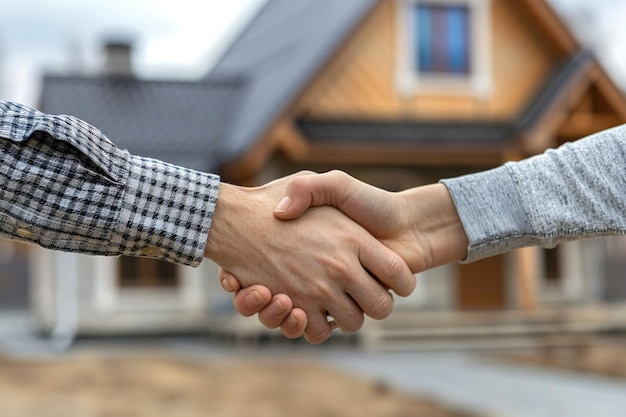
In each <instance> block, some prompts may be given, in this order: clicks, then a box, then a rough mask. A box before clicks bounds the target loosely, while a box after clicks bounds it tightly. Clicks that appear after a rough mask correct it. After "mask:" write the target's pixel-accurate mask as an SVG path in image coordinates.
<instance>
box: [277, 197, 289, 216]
mask: <svg viewBox="0 0 626 417" xmlns="http://www.w3.org/2000/svg"><path fill="white" fill-rule="evenodd" d="M289 207H291V197H288V196H287V197H283V199H282V200H280V203H278V205H277V206H276V208H275V209H274V211H275V212H278V213H284V212H286V211H287V210H289Z"/></svg>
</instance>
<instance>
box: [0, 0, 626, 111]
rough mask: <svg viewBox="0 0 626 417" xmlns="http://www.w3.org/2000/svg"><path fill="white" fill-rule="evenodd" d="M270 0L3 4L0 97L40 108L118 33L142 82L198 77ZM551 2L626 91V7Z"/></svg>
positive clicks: (611, 0) (600, 0)
mask: <svg viewBox="0 0 626 417" xmlns="http://www.w3.org/2000/svg"><path fill="white" fill-rule="evenodd" d="M265 1H266V0H203V1H200V0H176V1H174V2H173V1H166V0H131V1H129V0H88V1H86V0H0V10H1V13H0V98H2V99H3V100H15V101H19V102H22V103H25V104H29V105H32V106H35V105H36V104H37V96H38V92H39V85H40V81H41V76H42V75H43V74H44V73H49V72H53V73H54V72H57V73H63V72H65V71H67V70H68V69H77V68H80V69H81V70H82V71H83V72H85V73H87V74H89V73H94V72H96V71H97V69H98V68H99V66H100V63H101V61H100V59H101V54H100V48H101V44H102V40H103V39H106V38H107V37H110V36H111V35H112V34H125V36H126V37H128V38H130V39H133V40H134V45H135V50H134V56H133V58H134V62H135V70H136V72H137V74H138V75H139V76H140V77H144V78H179V79H181V78H182V79H195V78H198V77H200V76H202V75H204V74H206V73H208V71H209V69H210V67H211V65H212V63H213V62H214V61H215V59H216V57H218V56H219V55H220V52H221V51H222V50H223V49H224V47H225V46H226V45H228V43H229V42H230V41H231V40H232V39H233V37H234V36H235V35H236V34H237V32H238V31H239V30H240V28H241V27H242V25H244V24H245V22H247V21H248V20H249V19H250V18H251V17H252V16H253V15H254V13H255V12H256V11H257V10H258V8H259V7H261V6H262V5H263V3H264V2H265ZM293 1H298V0H293ZM335 1H340V0H335ZM492 1H500V0H492ZM550 2H551V3H552V4H553V5H554V6H555V7H556V8H557V10H559V11H560V12H561V13H562V14H563V15H565V16H567V19H568V20H569V21H571V22H574V23H573V25H572V26H573V28H574V30H575V32H577V33H579V34H580V35H581V36H582V37H584V38H585V39H588V40H589V39H590V42H592V43H593V44H594V45H595V49H596V50H597V52H598V55H599V57H600V59H601V61H602V62H603V63H604V65H605V67H606V68H607V70H608V71H609V73H610V74H611V75H613V76H614V78H615V79H617V81H618V83H619V84H620V85H621V86H622V87H624V88H626V53H624V51H626V24H624V21H625V20H626V1H624V0H594V1H589V0H550Z"/></svg>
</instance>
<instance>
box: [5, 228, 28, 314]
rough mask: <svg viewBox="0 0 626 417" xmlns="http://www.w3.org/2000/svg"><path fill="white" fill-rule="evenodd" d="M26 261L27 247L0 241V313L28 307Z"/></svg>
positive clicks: (21, 244)
mask: <svg viewBox="0 0 626 417" xmlns="http://www.w3.org/2000/svg"><path fill="white" fill-rule="evenodd" d="M28 259H29V246H28V245H25V244H23V243H19V242H13V241H10V240H6V239H0V311H1V310H13V309H24V308H26V307H27V306H28V298H29V295H28V294H29V279H28V278H29V265H28Z"/></svg>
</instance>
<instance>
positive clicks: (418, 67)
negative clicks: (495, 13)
mask: <svg viewBox="0 0 626 417" xmlns="http://www.w3.org/2000/svg"><path fill="white" fill-rule="evenodd" d="M396 1H397V4H398V18H399V20H398V23H399V24H398V29H399V32H398V34H399V37H398V46H399V47H398V65H397V69H398V72H397V86H398V89H399V91H400V92H401V93H403V94H405V95H413V94H416V93H434V94H455V95H458V94H463V95H474V96H487V95H489V94H490V92H491V85H492V80H491V60H490V53H491V47H490V33H489V31H490V27H491V25H490V24H489V21H490V17H489V14H490V9H491V0H396Z"/></svg>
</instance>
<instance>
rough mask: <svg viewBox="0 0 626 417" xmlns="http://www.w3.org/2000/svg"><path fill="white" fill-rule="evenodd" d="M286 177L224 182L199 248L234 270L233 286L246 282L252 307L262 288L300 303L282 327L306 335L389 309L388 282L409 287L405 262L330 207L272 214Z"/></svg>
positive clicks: (349, 325) (320, 336)
mask: <svg viewBox="0 0 626 417" xmlns="http://www.w3.org/2000/svg"><path fill="white" fill-rule="evenodd" d="M293 178H295V177H292V178H291V179H293ZM289 180H290V178H284V179H280V180H277V181H274V182H272V183H269V184H267V185H264V186H262V187H257V188H244V187H236V186H232V185H228V184H222V186H221V187H220V195H219V198H218V202H217V206H216V210H215V214H214V216H213V223H212V226H211V231H210V233H209V238H208V240H207V247H206V251H205V256H207V257H208V258H211V259H213V260H214V261H215V262H216V263H217V264H219V265H220V266H221V267H222V268H224V270H227V271H229V273H230V276H231V277H234V276H236V277H237V279H236V281H237V284H236V285H237V286H239V285H240V286H242V287H248V288H249V289H248V290H247V292H246V293H245V294H244V293H242V296H243V297H244V298H245V299H246V300H247V301H245V302H244V304H245V303H247V304H248V305H249V306H252V308H253V309H255V308H256V309H257V310H258V309H260V308H261V305H262V302H263V300H264V297H267V296H268V294H284V296H280V297H278V298H277V299H276V300H277V305H278V306H279V307H280V304H281V303H283V306H282V307H283V308H290V307H295V308H297V309H298V310H295V311H294V312H292V313H290V314H291V316H290V319H292V320H295V321H296V323H297V325H296V331H295V332H292V333H290V332H289V331H287V332H286V333H288V334H289V335H292V336H299V335H300V334H302V333H303V334H304V337H305V338H306V339H307V340H308V341H309V342H311V343H320V342H322V341H324V340H326V339H328V337H330V335H331V331H332V327H333V325H334V323H336V326H338V327H339V328H340V329H341V330H343V331H346V332H352V331H356V330H358V329H359V328H360V327H361V325H362V323H363V314H364V313H365V314H367V315H368V316H371V317H373V318H376V319H382V318H385V317H387V316H388V315H389V314H390V313H391V311H392V310H393V298H392V296H391V294H390V293H389V291H388V289H391V290H393V291H394V292H396V293H397V294H400V295H408V294H410V293H411V292H412V290H413V288H414V287H415V278H414V275H413V273H412V272H411V270H410V268H409V267H408V266H407V264H406V263H405V262H404V260H403V259H402V257H400V256H399V255H398V254H397V253H395V252H394V251H393V250H392V249H390V248H388V247H387V246H385V245H384V244H383V243H381V242H380V241H379V240H377V239H375V238H374V237H372V235H371V234H370V233H368V232H367V231H366V230H365V229H364V228H363V227H362V226H360V225H358V224H357V223H356V222H355V221H353V220H351V219H350V218H348V217H347V216H346V215H344V214H342V213H341V212H340V211H338V210H337V209H335V208H332V207H317V208H314V209H311V210H308V211H307V212H306V213H304V214H303V215H302V216H300V217H299V218H297V219H294V220H292V221H282V220H279V219H277V218H276V217H275V216H274V214H273V208H274V207H275V205H276V202H277V201H278V200H279V199H280V198H281V197H282V196H283V195H284V193H285V192H286V188H287V184H288V183H289ZM259 284H260V285H259ZM254 285H256V286H254ZM229 288H230V289H233V288H234V287H229ZM237 305H238V303H237ZM240 311H243V312H245V308H243V309H241V310H240ZM268 311H270V310H268ZM328 316H332V318H333V320H334V323H332V322H329V321H328V319H327V317H328ZM270 324H271V323H270ZM281 324H282V321H281ZM298 333H299V334H298Z"/></svg>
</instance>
